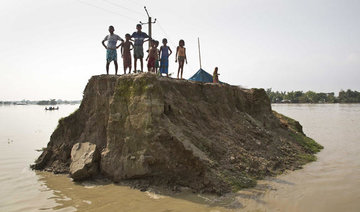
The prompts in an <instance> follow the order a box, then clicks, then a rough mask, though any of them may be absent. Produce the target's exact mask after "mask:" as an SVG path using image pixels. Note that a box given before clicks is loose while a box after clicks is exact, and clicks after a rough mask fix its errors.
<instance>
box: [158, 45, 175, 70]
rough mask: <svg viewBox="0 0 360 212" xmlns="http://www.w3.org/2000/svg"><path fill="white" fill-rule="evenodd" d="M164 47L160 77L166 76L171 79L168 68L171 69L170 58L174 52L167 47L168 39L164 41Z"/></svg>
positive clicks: (161, 53)
mask: <svg viewBox="0 0 360 212" xmlns="http://www.w3.org/2000/svg"><path fill="white" fill-rule="evenodd" d="M162 43H163V45H162V46H161V47H160V75H162V74H166V76H167V77H169V73H168V71H169V70H168V68H169V56H170V55H171V54H172V51H171V49H170V47H169V46H167V45H166V44H167V39H166V38H164V39H163V40H162Z"/></svg>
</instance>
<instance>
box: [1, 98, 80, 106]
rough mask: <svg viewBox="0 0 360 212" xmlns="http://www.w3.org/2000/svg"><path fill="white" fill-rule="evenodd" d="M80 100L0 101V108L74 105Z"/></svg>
mask: <svg viewBox="0 0 360 212" xmlns="http://www.w3.org/2000/svg"><path fill="white" fill-rule="evenodd" d="M80 103H81V100H60V99H59V100H54V99H52V100H40V101H33V100H22V101H0V106H8V105H15V106H16V105H41V106H47V105H75V104H80Z"/></svg>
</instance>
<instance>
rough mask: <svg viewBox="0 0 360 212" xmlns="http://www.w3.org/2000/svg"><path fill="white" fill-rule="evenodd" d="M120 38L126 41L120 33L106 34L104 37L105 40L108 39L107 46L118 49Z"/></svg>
mask: <svg viewBox="0 0 360 212" xmlns="http://www.w3.org/2000/svg"><path fill="white" fill-rule="evenodd" d="M118 40H119V41H124V40H123V39H121V38H120V36H119V35H116V34H112V35H111V34H110V35H106V37H105V38H104V41H108V43H107V47H108V48H109V49H116V43H117V41H118Z"/></svg>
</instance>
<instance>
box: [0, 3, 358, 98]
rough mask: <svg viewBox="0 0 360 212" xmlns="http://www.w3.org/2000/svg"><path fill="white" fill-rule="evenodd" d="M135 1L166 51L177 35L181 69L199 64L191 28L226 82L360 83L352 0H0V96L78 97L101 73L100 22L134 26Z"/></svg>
mask: <svg viewBox="0 0 360 212" xmlns="http://www.w3.org/2000/svg"><path fill="white" fill-rule="evenodd" d="M144 5H146V6H147V8H148V10H149V12H150V15H151V16H153V17H154V18H157V19H158V22H157V23H156V24H155V25H154V26H153V37H154V38H155V39H157V40H161V39H162V38H164V37H166V38H168V40H169V41H170V42H169V46H170V47H171V48H172V49H173V50H175V49H176V46H177V44H178V41H179V39H184V40H185V42H186V45H185V47H186V48H187V54H188V60H189V64H188V65H186V66H185V70H184V71H185V73H184V76H185V77H186V78H189V77H191V76H192V75H193V74H194V73H195V72H196V71H197V70H198V69H199V62H198V51H197V37H200V39H201V47H202V49H201V50H202V63H203V69H205V70H206V71H208V72H210V73H212V71H213V69H214V67H215V66H218V67H219V72H220V74H221V75H220V80H222V81H225V82H228V83H230V84H233V85H242V86H245V87H248V88H252V87H260V88H273V90H286V91H291V90H303V91H307V90H314V91H318V92H320V91H322V92H328V91H335V92H338V91H339V90H340V89H348V88H350V89H355V90H360V83H359V80H360V39H359V38H360V12H359V11H360V1H358V0H223V1H219V0H216V1H213V0H196V1H194V0H181V1H179V0H176V1H174V0H167V1H164V0H162V1H160V0H151V1H146V0H51V1H50V0H31V1H30V0H2V1H1V7H0V26H1V33H0V79H1V81H0V100H21V99H33V100H39V99H50V98H56V99H59V98H61V99H81V98H82V91H83V89H84V88H85V85H86V83H87V81H88V79H89V78H90V77H91V76H92V75H98V74H104V73H105V49H104V47H102V45H101V41H102V39H103V38H104V37H105V35H107V34H108V31H107V28H108V26H109V25H114V26H115V33H116V34H118V35H120V36H121V37H124V35H125V33H132V32H134V31H135V25H136V24H137V23H138V22H139V21H146V20H147V16H146V14H145V12H144V9H143V6H144ZM144 31H145V32H147V28H146V27H144ZM118 59H121V58H120V57H119V58H118ZM170 60H171V61H172V62H171V63H170V70H169V71H170V72H174V73H175V72H176V71H177V64H175V63H174V61H175V57H174V55H173V56H172V58H170ZM119 64H122V63H119ZM110 68H111V69H110V73H111V74H114V66H113V65H111V67H110ZM119 72H120V73H122V65H120V67H119Z"/></svg>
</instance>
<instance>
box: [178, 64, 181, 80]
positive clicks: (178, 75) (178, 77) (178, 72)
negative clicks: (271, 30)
mask: <svg viewBox="0 0 360 212" xmlns="http://www.w3.org/2000/svg"><path fill="white" fill-rule="evenodd" d="M180 69H181V65H180V61H179V68H178V74H177V78H178V79H179V74H180Z"/></svg>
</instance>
